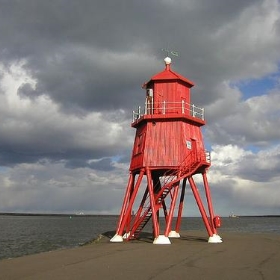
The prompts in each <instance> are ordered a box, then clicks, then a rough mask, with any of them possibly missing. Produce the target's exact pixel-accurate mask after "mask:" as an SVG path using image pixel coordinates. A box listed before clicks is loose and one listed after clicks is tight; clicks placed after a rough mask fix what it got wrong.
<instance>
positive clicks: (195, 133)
mask: <svg viewBox="0 0 280 280" xmlns="http://www.w3.org/2000/svg"><path fill="white" fill-rule="evenodd" d="M193 85H194V84H193V83H192V82H191V81H189V80H188V79H186V78H184V77H183V76H181V75H180V74H178V73H176V72H174V71H171V68H170V65H166V69H165V70H164V71H162V72H161V73H159V74H157V75H155V76H153V77H152V79H151V80H150V81H149V82H148V83H146V84H145V86H144V87H145V88H146V89H147V90H148V89H152V90H153V92H154V96H153V97H151V96H147V97H146V99H147V100H148V101H149V102H152V103H151V104H152V105H151V106H150V105H149V107H148V108H147V109H146V110H145V111H146V114H144V115H141V114H140V112H139V113H138V115H137V118H136V119H134V121H133V123H132V127H134V128H136V136H135V142H134V147H133V151H132V157H131V165H130V176H129V180H128V184H127V189H126V192H125V195H124V200H123V205H122V209H121V213H120V217H119V221H118V225H117V230H116V234H117V235H120V236H121V235H123V234H125V238H126V239H127V240H130V239H134V238H138V237H139V234H140V232H141V231H142V229H143V228H144V227H145V226H146V224H147V223H148V222H149V221H150V220H152V226H153V234H154V237H155V238H157V237H158V236H159V235H160V233H161V229H160V224H159V216H160V215H159V212H160V210H161V209H162V211H163V214H164V217H165V228H164V229H163V233H164V235H165V236H166V237H167V236H168V235H169V233H170V232H171V230H172V222H173V219H174V218H175V217H174V213H175V209H176V207H178V212H177V217H176V224H175V231H176V232H177V233H179V231H180V227H181V222H182V213H183V207H184V198H185V194H186V187H187V182H188V183H189V186H190V188H191V190H192V193H193V195H194V198H195V201H196V203H197V205H198V209H199V211H200V214H201V217H202V219H203V222H204V225H205V228H206V230H207V232H208V234H209V236H213V234H217V229H216V227H217V222H216V220H218V219H217V217H215V216H214V210H213V205H212V199H211V193H210V187H209V184H208V180H207V176H206V171H207V169H208V168H209V167H210V161H209V158H208V157H207V155H206V153H205V150H204V144H203V139H202V133H201V130H200V127H201V126H202V125H204V124H205V121H204V117H203V118H202V119H199V118H196V117H195V115H191V110H189V111H188V112H185V109H183V110H182V111H178V112H177V111H176V110H174V109H170V108H167V109H168V110H167V111H165V110H162V108H160V107H157V105H156V103H153V101H155V102H165V101H164V99H166V100H167V102H173V103H174V102H175V103H176V102H181V99H182V100H185V101H186V102H187V103H189V102H190V88H191V87H192V86H193ZM151 98H152V99H154V100H152V99H151ZM185 101H183V104H184V102H185ZM153 106H155V107H153ZM164 108H165V107H164ZM197 108H198V107H197ZM193 110H194V109H193ZM192 112H193V111H192ZM203 112H204V111H203ZM186 142H187V143H186ZM195 174H202V178H203V185H204V191H205V198H206V204H207V205H204V204H203V200H202V198H201V196H200V194H199V191H198V188H197V186H196V184H195V181H194V179H193V175H195ZM137 175H138V178H137V179H136V176H137ZM144 177H146V180H144ZM143 183H146V184H147V186H146V188H145V191H144V193H143V194H142V199H141V202H140V205H139V207H138V209H137V211H136V212H135V215H133V210H134V209H133V207H134V206H135V200H136V197H137V196H139V195H141V194H140V189H142V188H141V185H142V184H143ZM180 189H181V194H180V198H179V201H178V195H179V191H180ZM206 209H207V210H208V213H207V212H206ZM215 219H216V220H215Z"/></svg>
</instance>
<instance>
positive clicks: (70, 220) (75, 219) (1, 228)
mask: <svg viewBox="0 0 280 280" xmlns="http://www.w3.org/2000/svg"><path fill="white" fill-rule="evenodd" d="M117 221H118V217H117V216H75V215H74V216H9V215H8V216H6V215H3V216H2V215H0V259H4V258H14V257H19V256H23V255H29V254H35V253H40V252H47V251H53V250H57V249H62V248H71V247H75V246H79V245H82V244H84V243H87V242H90V241H91V240H93V239H95V238H97V237H98V236H99V235H100V234H102V233H104V232H108V231H111V232H114V231H115V229H116V225H117ZM150 229H151V227H149V226H148V227H147V229H146V228H145V231H149V230H150ZM181 230H182V231H187V230H204V231H205V227H204V224H203V222H202V219H201V218H200V217H199V218H198V217H195V218H187V217H186V218H182V224H181ZM222 232H244V233H246V232H247V233H261V232H264V233H265V232H266V233H276V234H280V217H239V218H222V227H221V228H220V229H219V233H220V234H221V235H222ZM206 235H207V233H206Z"/></svg>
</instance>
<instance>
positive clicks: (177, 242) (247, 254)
mask: <svg viewBox="0 0 280 280" xmlns="http://www.w3.org/2000/svg"><path fill="white" fill-rule="evenodd" d="M113 235H114V232H107V233H104V234H103V236H102V238H100V239H99V240H98V241H96V242H93V243H90V244H88V245H85V246H82V247H77V248H73V249H65V250H58V251H53V252H46V253H40V254H36V255H30V256H24V257H19V258H15V259H6V260H1V261H0V279H9V280H11V279H36V280H38V279H40V280H44V279H48V280H49V279H59V280H63V279H67V280H69V279H70V280H71V279H106V280H108V279H115V280H123V279H133V280H137V279H141V280H145V279H149V280H165V279H166V280H167V279H168V280H170V279H191V280H194V279H199V280H201V279H211V280H212V279H221V280H224V279H234V280H236V279H238V280H242V279H246V280H249V279H254V280H258V279H262V280H263V279H265V280H268V279H273V280H274V279H280V234H258V233H256V234H248V233H225V232H224V233H223V232H220V235H221V236H222V238H223V243H218V244H210V243H208V242H207V241H208V236H207V234H206V233H205V232H194V231H190V232H189V231H186V232H180V236H181V237H180V238H174V239H171V243H172V244H171V245H167V244H166V245H154V244H153V237H152V236H151V235H149V234H148V233H146V234H145V233H144V234H143V236H142V238H141V239H140V240H139V241H129V242H126V241H124V242H122V243H112V242H110V241H109V240H110V238H111V237H112V236H113ZM0 249H1V248H0Z"/></svg>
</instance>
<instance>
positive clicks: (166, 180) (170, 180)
mask: <svg viewBox="0 0 280 280" xmlns="http://www.w3.org/2000/svg"><path fill="white" fill-rule="evenodd" d="M194 158H195V159H196V160H195V161H193V160H194ZM201 165H202V161H201V159H200V157H199V158H197V157H196V156H195V154H194V153H190V154H189V155H188V156H187V157H186V158H185V159H184V160H183V162H182V163H181V164H180V165H179V166H178V168H177V169H175V170H168V171H166V172H165V173H164V174H163V176H162V178H163V181H162V182H161V189H160V191H159V192H158V193H156V194H155V202H156V207H157V209H159V208H160V207H161V205H162V202H163V201H164V199H165V198H166V196H167V195H168V194H169V193H170V191H171V189H172V188H173V187H174V186H175V184H176V183H178V182H180V181H181V180H182V179H184V178H187V177H189V176H191V175H193V174H194V173H195V171H196V170H197V169H198V168H199V167H200V166H201ZM151 217H152V208H151V204H150V195H149V194H148V195H147V197H146V200H145V203H144V205H143V207H139V209H138V211H137V213H136V214H135V217H134V219H133V220H132V228H131V230H130V235H129V236H128V240H130V239H136V238H138V237H139V234H140V232H141V231H142V230H143V228H144V227H145V226H146V224H147V223H148V222H149V220H150V219H151Z"/></svg>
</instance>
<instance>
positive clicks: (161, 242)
mask: <svg viewBox="0 0 280 280" xmlns="http://www.w3.org/2000/svg"><path fill="white" fill-rule="evenodd" d="M153 244H156V245H164V244H171V242H170V240H169V238H168V237H167V236H165V235H159V236H158V237H156V238H155V239H154V242H153Z"/></svg>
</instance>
